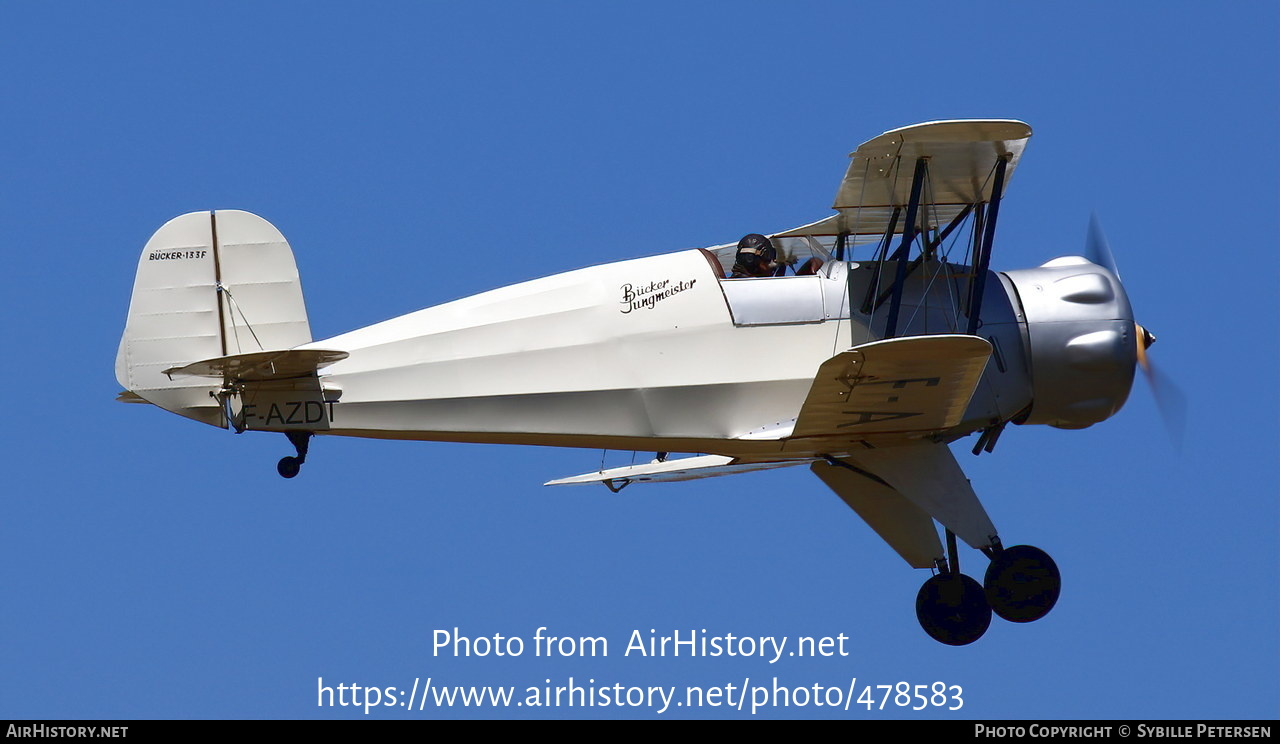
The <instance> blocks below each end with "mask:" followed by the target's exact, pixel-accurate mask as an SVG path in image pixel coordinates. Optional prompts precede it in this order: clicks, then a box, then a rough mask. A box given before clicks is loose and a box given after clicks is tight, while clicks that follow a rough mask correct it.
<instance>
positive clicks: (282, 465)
mask: <svg viewBox="0 0 1280 744" xmlns="http://www.w3.org/2000/svg"><path fill="white" fill-rule="evenodd" d="M301 470H302V462H301V461H299V460H298V458H296V457H282V458H280V462H278V463H276V472H277V473H279V474H280V477H281V478H292V477H294V476H295V475H297V474H298V472H299V471H301Z"/></svg>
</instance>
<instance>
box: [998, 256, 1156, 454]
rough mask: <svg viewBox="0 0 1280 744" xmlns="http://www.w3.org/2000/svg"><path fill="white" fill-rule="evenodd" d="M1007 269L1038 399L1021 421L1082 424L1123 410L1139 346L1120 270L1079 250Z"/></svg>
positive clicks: (1006, 278) (1065, 425)
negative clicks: (1035, 264) (1075, 253)
mask: <svg viewBox="0 0 1280 744" xmlns="http://www.w3.org/2000/svg"><path fill="white" fill-rule="evenodd" d="M1001 276H1002V279H1003V280H1004V281H1003V283H1004V284H1005V286H1006V288H1007V289H1008V290H1009V296H1010V299H1011V300H1012V301H1013V302H1014V305H1015V307H1016V308H1018V310H1019V313H1018V314H1019V316H1020V318H1019V319H1020V320H1021V321H1022V322H1023V323H1024V328H1025V329H1026V331H1025V333H1026V336H1025V340H1026V342H1027V346H1028V348H1029V349H1030V354H1029V357H1030V367H1031V369H1030V372H1031V384H1032V403H1031V409H1030V412H1029V413H1028V414H1027V415H1026V416H1025V418H1023V419H1021V420H1019V423H1026V424H1048V425H1050V426H1056V427H1059V428H1062V429H1082V428H1084V427H1086V426H1092V425H1093V424H1096V423H1098V422H1099V421H1103V420H1105V419H1107V418H1109V417H1110V416H1111V415H1112V414H1114V413H1115V412H1116V411H1119V410H1120V407H1121V406H1123V405H1124V402H1125V400H1127V399H1128V397H1129V390H1130V388H1131V387H1132V386H1133V371H1134V364H1135V362H1136V361H1137V353H1138V342H1137V333H1138V331H1137V330H1136V327H1135V326H1134V320H1133V309H1132V308H1131V307H1130V305H1129V297H1128V295H1126V294H1125V291H1124V287H1123V286H1122V285H1121V284H1120V280H1119V278H1117V277H1116V275H1115V274H1114V273H1112V272H1111V271H1109V270H1108V269H1106V268H1104V267H1102V266H1099V265H1097V264H1094V263H1092V262H1090V261H1089V260H1087V259H1085V258H1082V257H1080V256H1064V257H1062V258H1055V259H1053V260H1052V261H1049V262H1047V263H1045V264H1043V265H1041V266H1038V267H1036V268H1034V269H1023V270H1020V271H1007V272H1003V273H1002V275H1001Z"/></svg>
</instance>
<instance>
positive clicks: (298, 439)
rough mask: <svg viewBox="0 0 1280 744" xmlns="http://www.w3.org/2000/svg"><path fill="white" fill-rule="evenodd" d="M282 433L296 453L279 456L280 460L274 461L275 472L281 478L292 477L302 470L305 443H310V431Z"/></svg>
mask: <svg viewBox="0 0 1280 744" xmlns="http://www.w3.org/2000/svg"><path fill="white" fill-rule="evenodd" d="M284 435H285V436H286V437H288V438H289V444H292V445H293V448H294V449H295V450H297V452H298V455H297V457H282V458H280V462H278V463H276V472H277V473H279V474H280V477H281V478H292V477H294V476H296V475H297V474H298V471H300V470H302V463H304V462H306V461H307V445H308V444H310V443H311V432H309V431H287V432H285V434H284Z"/></svg>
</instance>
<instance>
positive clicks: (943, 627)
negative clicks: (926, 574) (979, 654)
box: [916, 573, 991, 646]
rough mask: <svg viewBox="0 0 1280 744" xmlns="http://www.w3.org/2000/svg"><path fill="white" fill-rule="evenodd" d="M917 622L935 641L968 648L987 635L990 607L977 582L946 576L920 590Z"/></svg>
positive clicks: (934, 578)
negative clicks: (967, 646)
mask: <svg viewBox="0 0 1280 744" xmlns="http://www.w3.org/2000/svg"><path fill="white" fill-rule="evenodd" d="M916 618H917V619H918V620H919V621H920V627H922V628H924V632H926V633H928V634H929V635H930V636H931V637H932V638H933V639H934V640H935V641H938V642H940V643H945V644H947V645H948V646H965V645H968V644H970V643H973V642H974V641H976V640H978V639H979V638H981V637H982V634H983V633H986V632H987V627H988V626H990V625H991V607H990V606H989V605H988V604H987V596H986V593H985V592H984V591H983V590H982V585H981V584H979V583H978V582H977V581H975V580H973V579H972V578H970V577H968V576H965V575H964V574H960V573H943V574H938V575H937V576H934V577H933V578H931V579H929V580H928V581H926V582H924V586H922V587H920V593H919V594H917V595H916Z"/></svg>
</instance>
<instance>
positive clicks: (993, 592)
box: [982, 545, 1062, 623]
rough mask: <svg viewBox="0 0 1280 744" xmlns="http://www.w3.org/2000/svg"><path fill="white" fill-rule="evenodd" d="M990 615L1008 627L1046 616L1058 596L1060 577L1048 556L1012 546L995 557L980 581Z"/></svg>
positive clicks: (1026, 548)
mask: <svg viewBox="0 0 1280 744" xmlns="http://www.w3.org/2000/svg"><path fill="white" fill-rule="evenodd" d="M982 585H983V587H984V589H985V591H986V595H987V603H988V604H989V605H991V609H992V611H994V612H995V613H996V614H997V615H999V616H1000V617H1002V618H1004V619H1005V620H1008V621H1009V622H1011V623H1029V622H1032V621H1034V620H1039V619H1040V618H1042V617H1044V616H1045V615H1047V614H1049V610H1052V609H1053V606H1054V605H1055V604H1057V603H1058V595H1059V594H1061V592H1062V575H1061V574H1060V573H1059V572H1058V565H1057V564H1056V563H1054V562H1053V559H1052V558H1050V557H1049V554H1048V553H1046V552H1044V551H1043V550H1041V549H1039V548H1035V547H1032V546H1030V545H1015V546H1013V547H1012V548H1005V549H1004V550H1002V551H1000V552H999V553H997V554H996V557H995V558H993V559H992V560H991V564H990V565H988V566H987V574H986V576H985V577H984V578H983V580H982Z"/></svg>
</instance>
